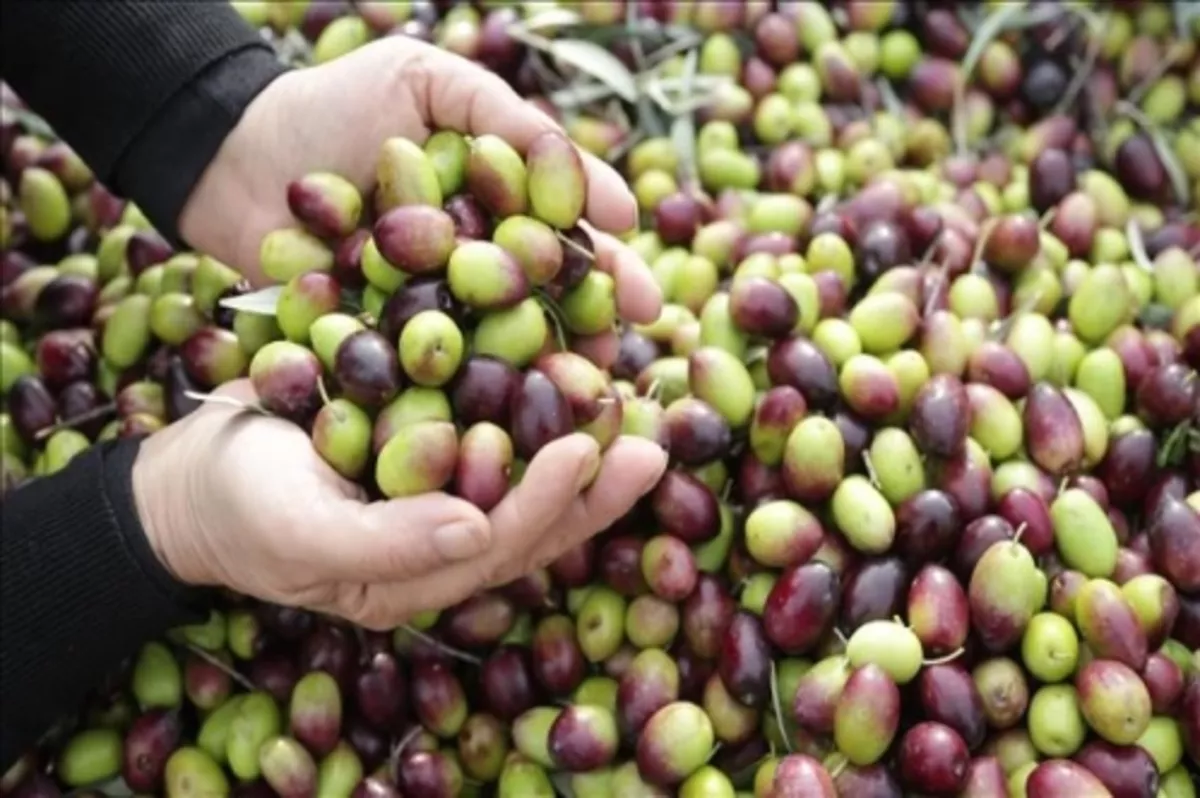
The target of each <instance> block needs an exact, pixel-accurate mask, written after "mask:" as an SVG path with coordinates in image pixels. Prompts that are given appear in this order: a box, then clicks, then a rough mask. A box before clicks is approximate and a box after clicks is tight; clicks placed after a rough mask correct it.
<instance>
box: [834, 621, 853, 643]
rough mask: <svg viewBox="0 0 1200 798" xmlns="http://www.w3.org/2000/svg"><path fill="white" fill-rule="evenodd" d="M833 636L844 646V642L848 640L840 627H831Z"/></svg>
mask: <svg viewBox="0 0 1200 798" xmlns="http://www.w3.org/2000/svg"><path fill="white" fill-rule="evenodd" d="M833 636H834V637H836V638H837V639H838V642H839V643H841V644H842V645H843V646H845V645H846V644H848V643H849V642H850V641H849V640H848V639H847V638H846V634H845V632H843V631H842V630H841V629H839V628H838V627H836V626H835V627H833Z"/></svg>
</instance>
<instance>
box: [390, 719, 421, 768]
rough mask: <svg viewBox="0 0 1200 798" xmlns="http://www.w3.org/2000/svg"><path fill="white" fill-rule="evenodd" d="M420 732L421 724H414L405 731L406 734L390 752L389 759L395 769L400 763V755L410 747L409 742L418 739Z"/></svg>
mask: <svg viewBox="0 0 1200 798" xmlns="http://www.w3.org/2000/svg"><path fill="white" fill-rule="evenodd" d="M420 733H421V726H420V724H414V725H413V727H412V728H411V729H409V730H408V731H407V732H405V734H404V736H403V737H401V738H400V739H399V740H398V741H397V742H396V747H395V748H393V749H392V752H391V753H390V754H388V760H389V761H390V762H391V763H392V765H393V768H392V769H393V770H395V766H396V765H398V764H399V763H400V755H401V754H403V753H404V749H405V748H408V745H409V743H411V742H412V741H413V740H415V739H417V735H418V734H420Z"/></svg>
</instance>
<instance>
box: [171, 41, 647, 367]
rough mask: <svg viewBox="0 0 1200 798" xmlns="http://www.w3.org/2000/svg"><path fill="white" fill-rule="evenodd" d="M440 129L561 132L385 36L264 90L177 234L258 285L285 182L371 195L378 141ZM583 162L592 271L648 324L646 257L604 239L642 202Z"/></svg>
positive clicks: (469, 67) (516, 142) (415, 44)
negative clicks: (610, 281) (325, 182)
mask: <svg viewBox="0 0 1200 798" xmlns="http://www.w3.org/2000/svg"><path fill="white" fill-rule="evenodd" d="M446 129H449V130H456V131H459V132H461V133H465V134H471V135H484V134H493V135H496V136H499V137H501V138H503V139H505V140H506V141H508V143H509V144H511V145H512V146H513V147H515V148H516V149H517V150H518V151H521V152H524V151H525V150H526V149H527V148H528V147H529V145H530V144H531V143H532V142H533V140H534V139H536V138H537V137H538V136H539V135H540V134H542V133H545V132H546V131H551V130H556V131H557V130H561V129H560V128H559V127H558V125H557V124H556V123H555V122H554V121H553V120H552V119H550V117H548V116H546V115H545V114H544V113H542V112H541V111H540V110H538V109H537V108H535V107H534V106H532V105H530V104H529V103H527V102H525V101H524V100H523V99H521V97H520V96H519V95H518V94H517V93H516V92H515V91H513V89H512V88H511V87H510V86H509V85H508V84H507V83H505V82H504V81H503V80H502V79H501V78H500V77H498V76H497V75H495V74H493V73H491V72H488V71H487V70H485V69H483V68H482V67H480V66H478V65H476V64H474V63H472V62H470V61H468V60H466V59H464V58H461V57H460V56H457V55H454V54H452V53H448V52H446V51H444V50H440V49H438V48H437V47H434V46H432V45H429V44H426V43H424V42H421V41H418V40H416V39H411V38H408V37H404V36H392V37H388V38H385V39H380V40H378V41H375V42H372V43H371V44H369V45H366V46H365V47H362V48H360V49H358V50H356V51H354V52H352V53H349V54H348V55H345V56H342V57H341V58H338V59H335V60H333V61H330V62H328V63H326V64H323V65H321V66H317V67H310V68H307V69H300V70H297V71H294V72H290V73H287V74H285V75H283V76H281V77H279V78H277V79H276V80H275V81H274V82H273V83H271V84H270V85H269V86H268V87H267V88H266V89H264V90H263V92H262V93H261V94H260V95H259V96H258V97H257V98H256V99H255V100H254V102H252V103H251V104H250V106H249V107H248V108H247V109H246V113H245V115H244V116H243V117H242V120H241V121H240V122H239V123H238V125H237V127H236V128H235V129H234V130H233V132H232V133H231V134H230V135H229V137H228V138H227V139H226V141H225V143H224V145H223V146H222V147H221V150H220V151H219V152H218V154H217V157H216V158H215V159H214V161H213V163H212V164H211V165H210V166H209V168H208V170H207V171H206V172H205V174H204V176H203V177H202V178H201V180H200V182H199V184H198V185H197V187H196V189H195V190H194V192H193V194H192V197H191V198H190V199H189V201H188V203H187V205H186V206H185V208H184V210H183V213H182V214H181V216H180V222H179V224H180V230H181V233H182V234H183V237H184V238H185V239H186V240H187V241H188V243H190V244H191V245H192V246H194V247H196V248H197V249H200V250H203V251H205V252H208V253H209V254H211V255H212V256H214V257H216V258H217V259H219V260H222V261H224V262H226V263H229V264H231V265H233V266H235V267H236V268H238V269H239V270H241V271H242V273H243V274H245V275H247V277H249V278H250V280H251V281H252V282H254V283H257V284H263V283H264V282H265V281H266V278H265V277H264V276H263V274H262V270H261V268H260V266H259V245H260V243H261V241H262V238H263V236H264V235H266V234H267V233H269V232H271V231H272V230H275V229H277V228H280V227H289V226H295V225H296V224H297V222H296V220H295V219H294V218H293V217H292V215H291V213H290V212H289V210H288V207H287V202H286V197H287V191H286V189H287V184H288V183H289V182H290V181H292V180H295V179H297V178H300V177H303V176H304V175H305V174H308V173H309V172H314V171H329V172H336V173H338V174H341V175H343V176H344V177H346V178H348V179H349V180H351V181H353V182H354V183H355V184H357V185H358V187H359V188H360V189H361V190H364V191H366V190H368V189H369V188H370V187H371V185H372V184H373V183H374V176H375V161H376V158H377V157H378V154H379V150H380V147H381V145H382V144H383V142H384V141H385V140H387V139H388V138H391V137H393V136H403V137H405V138H408V139H411V140H413V141H416V142H418V143H420V142H423V141H424V140H425V139H426V138H427V137H428V136H429V135H430V134H431V133H432V132H433V131H436V130H446ZM583 159H584V164H585V167H586V170H587V177H588V195H587V204H586V208H585V213H586V217H587V222H588V223H589V225H590V227H591V231H590V232H592V235H593V238H594V239H595V244H596V249H597V253H596V254H597V263H598V265H599V266H600V268H603V269H605V270H607V271H609V272H610V273H612V274H613V277H614V279H615V281H616V287H617V309H618V311H619V312H620V313H621V315H622V317H623V318H626V319H628V320H630V321H634V322H650V321H653V320H654V319H655V318H656V317H657V316H658V312H659V309H660V306H661V301H662V300H661V293H660V291H659V288H658V286H657V284H656V283H655V282H654V279H653V278H652V277H651V275H650V273H649V270H648V269H647V268H646V266H645V264H644V263H642V261H641V259H640V258H638V257H637V255H635V254H634V253H633V252H632V251H630V250H629V249H628V248H626V247H624V246H623V245H622V244H621V243H620V242H619V241H617V240H616V239H615V238H613V237H612V235H609V234H614V233H615V234H620V233H624V232H627V231H629V230H631V229H633V228H634V227H635V226H636V224H637V203H636V201H635V200H634V197H633V194H632V193H631V192H630V191H629V188H628V186H626V184H625V181H624V180H623V179H622V178H621V176H620V175H619V174H617V172H616V171H614V170H613V169H612V168H611V167H610V166H608V165H607V164H605V163H604V162H603V161H601V160H599V159H598V158H595V157H594V156H592V155H589V154H587V153H584V154H583ZM601 348H602V347H601Z"/></svg>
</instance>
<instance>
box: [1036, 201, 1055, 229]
mask: <svg viewBox="0 0 1200 798" xmlns="http://www.w3.org/2000/svg"><path fill="white" fill-rule="evenodd" d="M1056 216H1058V206H1054V207H1051V208H1047V209H1046V212H1045V213H1043V214H1042V215H1041V217H1040V218H1039V219H1038V229H1039V230H1043V231H1044V230H1045V229H1046V228H1048V227H1049V226H1050V224H1051V223H1052V222H1053V221H1054V218H1055V217H1056Z"/></svg>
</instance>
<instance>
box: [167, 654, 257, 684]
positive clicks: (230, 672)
mask: <svg viewBox="0 0 1200 798" xmlns="http://www.w3.org/2000/svg"><path fill="white" fill-rule="evenodd" d="M184 648H186V649H187V650H188V651H189V652H191V653H192V654H194V655H196V656H197V657H199V658H200V659H202V660H204V661H205V662H207V663H208V664H209V665H212V666H213V667H214V668H216V669H217V670H219V671H221V672H222V673H224V674H225V675H226V676H228V677H229V678H230V679H233V680H234V681H235V682H237V683H238V684H239V685H241V686H242V687H245V688H246V689H247V690H250V691H254V690H257V689H258V686H257V685H255V684H254V682H252V681H250V680H249V679H247V678H246V677H245V676H243V675H242V674H240V673H238V672H237V670H236V669H234V668H233V667H231V666H230V665H228V664H227V663H225V662H222V661H221V660H220V659H219V658H218V657H216V656H214V655H213V654H211V653H209V652H208V651H205V650H204V649H202V648H200V646H198V645H196V644H195V643H184Z"/></svg>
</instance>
